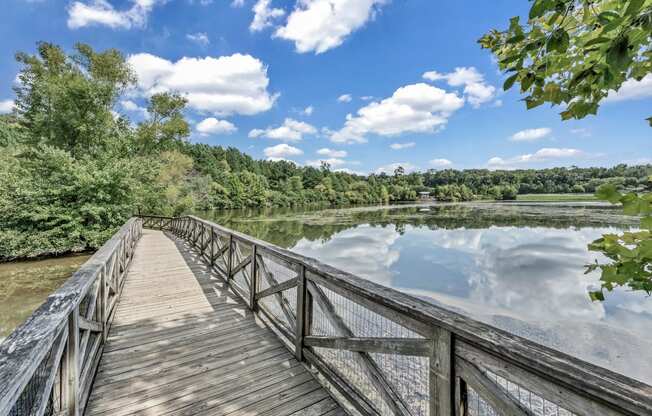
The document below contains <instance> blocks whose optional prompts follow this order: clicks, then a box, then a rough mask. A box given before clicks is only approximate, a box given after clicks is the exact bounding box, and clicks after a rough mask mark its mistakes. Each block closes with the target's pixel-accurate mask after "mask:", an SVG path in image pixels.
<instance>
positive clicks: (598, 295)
mask: <svg viewBox="0 0 652 416" xmlns="http://www.w3.org/2000/svg"><path fill="white" fill-rule="evenodd" d="M589 298H591V301H593V302H596V301H599V302H602V301H604V294H603V293H602V291H596V292H589Z"/></svg>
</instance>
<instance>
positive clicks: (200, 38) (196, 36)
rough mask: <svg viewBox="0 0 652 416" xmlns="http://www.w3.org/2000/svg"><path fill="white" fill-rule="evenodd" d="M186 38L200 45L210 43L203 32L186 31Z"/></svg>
mask: <svg viewBox="0 0 652 416" xmlns="http://www.w3.org/2000/svg"><path fill="white" fill-rule="evenodd" d="M186 39H188V40H190V41H193V42H195V43H198V44H200V45H202V46H207V45H208V44H209V43H211V41H210V39H209V38H208V35H207V34H206V33H204V32H197V33H188V34H187V35H186Z"/></svg>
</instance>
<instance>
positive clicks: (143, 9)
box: [67, 0, 162, 29]
mask: <svg viewBox="0 0 652 416" xmlns="http://www.w3.org/2000/svg"><path fill="white" fill-rule="evenodd" d="M161 2H162V1H160V0H132V3H133V4H132V6H131V7H130V8H129V9H126V10H122V11H119V10H116V9H115V8H114V7H113V5H112V4H111V3H109V2H108V1H106V0H92V1H89V2H81V1H75V2H73V3H72V4H71V5H70V7H69V8H68V22H67V23H68V27H69V28H70V29H79V28H82V27H86V26H99V25H101V26H108V27H110V28H112V29H131V28H132V27H144V26H145V24H146V23H147V16H148V15H149V13H150V12H151V11H152V9H153V8H154V6H155V5H156V4H157V3H161Z"/></svg>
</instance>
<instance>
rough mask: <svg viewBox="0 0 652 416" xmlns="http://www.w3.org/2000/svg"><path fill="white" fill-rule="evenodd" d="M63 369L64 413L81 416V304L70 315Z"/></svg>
mask: <svg viewBox="0 0 652 416" xmlns="http://www.w3.org/2000/svg"><path fill="white" fill-rule="evenodd" d="M61 371H62V377H61V387H62V394H61V401H62V403H61V407H62V408H63V410H64V414H66V415H68V416H79V306H77V307H75V308H74V309H73V310H72V312H70V315H68V340H67V344H66V352H65V353H64V355H63V362H62V364H61Z"/></svg>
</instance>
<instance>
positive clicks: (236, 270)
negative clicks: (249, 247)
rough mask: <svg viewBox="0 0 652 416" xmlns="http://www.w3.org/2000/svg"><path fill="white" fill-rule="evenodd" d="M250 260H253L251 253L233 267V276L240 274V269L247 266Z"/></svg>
mask: <svg viewBox="0 0 652 416" xmlns="http://www.w3.org/2000/svg"><path fill="white" fill-rule="evenodd" d="M249 262H251V255H248V256H247V257H245V259H244V260H242V261H241V262H240V263H239V264H238V265H237V266H235V267H234V268H233V270H232V271H231V276H235V275H236V274H238V273H239V272H240V270H242V269H244V268H245V267H247V265H248V264H249Z"/></svg>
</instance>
